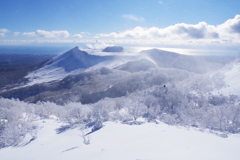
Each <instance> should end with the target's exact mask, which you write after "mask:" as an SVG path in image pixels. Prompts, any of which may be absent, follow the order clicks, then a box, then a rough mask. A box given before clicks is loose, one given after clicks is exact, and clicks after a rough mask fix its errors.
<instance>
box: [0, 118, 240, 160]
mask: <svg viewBox="0 0 240 160" xmlns="http://www.w3.org/2000/svg"><path fill="white" fill-rule="evenodd" d="M61 125H62V124H61V123H60V122H58V121H56V120H42V121H41V124H40V126H39V130H38V133H37V138H36V139H35V140H33V141H31V142H30V143H29V144H26V143H27V142H28V141H29V140H30V139H31V138H32V137H31V136H30V135H29V136H28V137H26V138H25V143H24V142H23V143H22V144H21V145H19V146H16V147H9V148H3V149H1V150H0V157H1V160H16V159H21V160H33V159H34V160H43V159H44V160H53V159H57V160H67V159H71V160H79V159H83V160H161V159H164V160H176V159H178V160H193V159H194V160H203V159H204V160H229V159H231V160H238V159H239V147H240V135H238V134H235V135H229V136H228V137H227V138H222V137H221V136H217V135H216V134H212V133H208V132H207V131H204V132H200V131H197V130H195V129H193V128H190V129H186V128H181V127H177V126H168V125H166V124H163V123H161V122H160V123H159V124H153V123H145V124H142V125H127V124H121V123H114V122H106V123H105V124H104V127H103V128H102V129H100V130H98V131H96V132H93V133H91V134H90V135H87V136H85V139H86V140H89V142H90V144H88V145H86V144H87V143H86V144H84V143H83V141H84V140H83V136H82V135H83V132H82V131H80V130H79V129H70V130H67V131H65V132H62V133H59V134H57V131H56V129H57V128H59V127H60V126H61ZM85 133H86V132H85ZM24 144H25V145H24Z"/></svg>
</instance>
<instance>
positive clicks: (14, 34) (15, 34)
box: [13, 32, 21, 37]
mask: <svg viewBox="0 0 240 160" xmlns="http://www.w3.org/2000/svg"><path fill="white" fill-rule="evenodd" d="M20 34H21V32H14V33H13V36H15V37H16V36H19V35H20Z"/></svg>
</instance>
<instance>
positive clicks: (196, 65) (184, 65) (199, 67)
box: [141, 49, 222, 73]
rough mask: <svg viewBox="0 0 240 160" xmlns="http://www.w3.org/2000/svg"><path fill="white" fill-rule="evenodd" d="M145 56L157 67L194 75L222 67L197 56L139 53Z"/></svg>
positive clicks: (155, 52) (148, 51) (153, 50)
mask: <svg viewBox="0 0 240 160" xmlns="http://www.w3.org/2000/svg"><path fill="white" fill-rule="evenodd" d="M141 53H142V54H144V55H147V57H148V58H150V59H151V60H152V61H154V62H155V63H156V64H157V65H158V66H159V67H165V68H178V69H182V70H187V71H189V72H195V73H206V72H211V71H216V70H217V69H219V68H221V67H222V65H221V64H220V63H217V62H212V61H209V60H206V59H203V58H200V57H197V56H188V55H182V54H177V53H174V52H168V51H163V50H159V49H151V50H145V51H142V52H141Z"/></svg>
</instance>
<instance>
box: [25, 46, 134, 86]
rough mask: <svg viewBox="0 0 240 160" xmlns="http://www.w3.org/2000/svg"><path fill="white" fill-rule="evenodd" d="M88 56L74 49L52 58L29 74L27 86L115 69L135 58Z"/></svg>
mask: <svg viewBox="0 0 240 160" xmlns="http://www.w3.org/2000/svg"><path fill="white" fill-rule="evenodd" d="M101 53H102V52H99V53H98V55H93V54H89V53H88V52H86V51H82V50H80V49H79V48H78V47H75V48H73V49H71V50H69V51H67V52H65V53H63V54H61V55H59V56H57V57H54V58H52V59H51V60H50V61H48V62H47V63H45V64H44V65H43V66H42V67H41V68H40V69H38V70H36V71H34V72H32V73H29V74H28V75H27V76H26V78H28V79H29V80H30V83H29V84H28V85H33V84H37V83H44V82H50V81H54V80H61V79H63V78H64V77H66V76H68V75H72V74H78V73H80V72H82V71H89V70H95V69H99V68H101V67H109V68H115V67H118V66H120V65H122V64H124V63H127V62H129V61H132V60H136V59H137V58H136V56H121V55H104V54H103V55H101Z"/></svg>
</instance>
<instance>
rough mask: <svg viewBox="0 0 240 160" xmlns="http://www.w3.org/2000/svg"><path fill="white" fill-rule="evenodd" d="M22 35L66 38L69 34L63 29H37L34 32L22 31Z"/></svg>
mask: <svg viewBox="0 0 240 160" xmlns="http://www.w3.org/2000/svg"><path fill="white" fill-rule="evenodd" d="M23 35H24V36H28V37H43V38H68V37H69V36H70V34H69V32H68V31H66V30H63V31H44V30H37V31H35V32H24V33H23Z"/></svg>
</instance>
